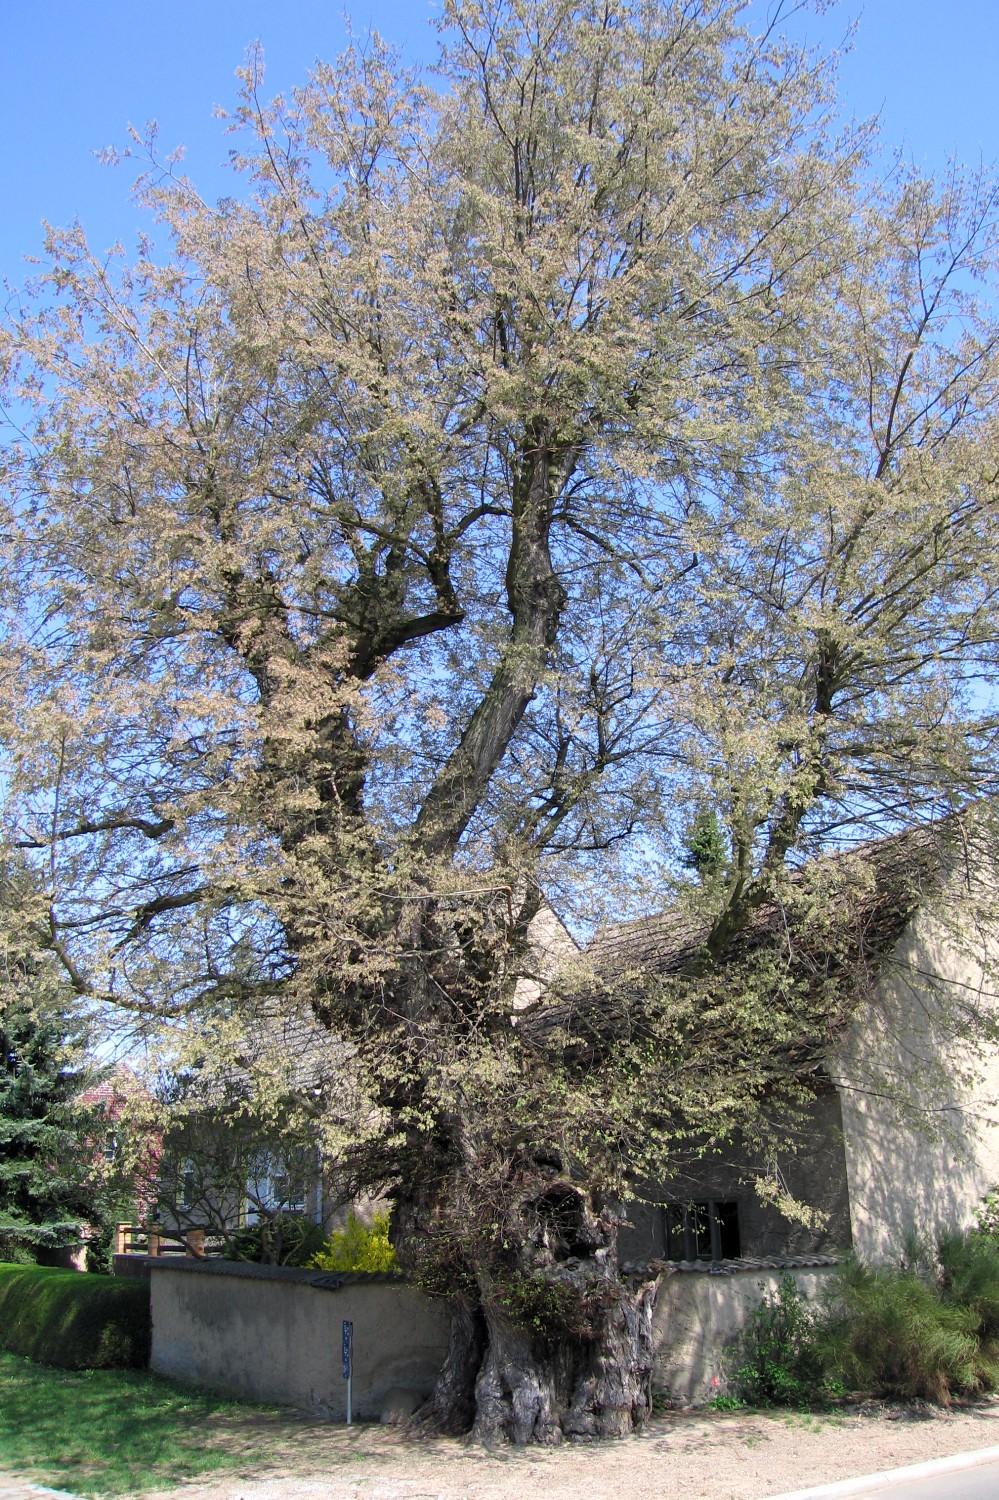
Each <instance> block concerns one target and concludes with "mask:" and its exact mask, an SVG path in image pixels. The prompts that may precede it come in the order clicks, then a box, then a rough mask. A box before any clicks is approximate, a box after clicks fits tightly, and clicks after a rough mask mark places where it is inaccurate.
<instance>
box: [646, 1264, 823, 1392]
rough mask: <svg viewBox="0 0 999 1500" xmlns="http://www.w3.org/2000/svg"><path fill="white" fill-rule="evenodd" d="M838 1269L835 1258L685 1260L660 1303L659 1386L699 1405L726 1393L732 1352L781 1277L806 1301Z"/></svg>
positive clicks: (654, 1382)
mask: <svg viewBox="0 0 999 1500" xmlns="http://www.w3.org/2000/svg"><path fill="white" fill-rule="evenodd" d="M835 1269H836V1262H835V1260H834V1259H833V1258H832V1257H823V1258H818V1257H816V1258H805V1257H793V1258H789V1259H786V1260H780V1261H778V1260H771V1261H720V1262H719V1263H718V1264H717V1265H716V1266H714V1267H712V1266H711V1265H710V1264H709V1263H708V1262H706V1261H700V1262H693V1261H684V1262H681V1263H680V1265H679V1266H674V1267H673V1268H672V1269H671V1272H670V1274H669V1275H668V1276H667V1278H666V1280H665V1281H664V1282H663V1285H662V1289H661V1290H660V1293H659V1300H658V1302H657V1304H656V1315H655V1321H654V1324H653V1337H654V1339H655V1345H656V1350H657V1353H656V1362H655V1366H654V1369H653V1374H652V1385H653V1389H654V1390H657V1391H662V1392H663V1393H664V1394H665V1395H667V1396H669V1397H670V1398H671V1400H673V1401H679V1402H682V1403H684V1404H690V1405H695V1406H696V1405H697V1404H698V1403H700V1402H704V1401H710V1399H711V1397H712V1396H717V1395H719V1394H720V1393H721V1392H722V1391H724V1389H725V1383H726V1380H725V1376H726V1370H725V1366H726V1348H727V1346H728V1345H729V1344H731V1342H732V1340H733V1339H735V1338H736V1337H737V1336H738V1335H739V1334H740V1333H741V1332H742V1330H743V1329H744V1328H745V1326H746V1320H747V1318H748V1317H749V1315H750V1313H751V1312H752V1311H753V1309H754V1308H755V1307H758V1306H759V1304H760V1302H761V1301H762V1300H763V1298H764V1297H771V1296H773V1294H774V1293H775V1292H776V1291H777V1288H778V1287H779V1286H780V1282H781V1277H782V1276H791V1277H792V1279H793V1280H794V1282H795V1283H796V1285H797V1287H798V1290H799V1291H800V1292H801V1294H802V1296H803V1297H805V1298H806V1299H807V1300H809V1301H811V1300H813V1299H816V1298H819V1297H821V1295H822V1293H823V1290H824V1288H825V1285H826V1281H827V1278H828V1277H829V1276H831V1275H832V1274H833V1272H834V1271H835Z"/></svg>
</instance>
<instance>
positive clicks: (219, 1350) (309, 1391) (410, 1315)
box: [150, 1261, 448, 1420]
mask: <svg viewBox="0 0 999 1500" xmlns="http://www.w3.org/2000/svg"><path fill="white" fill-rule="evenodd" d="M152 1265H153V1270H152V1277H151V1301H152V1319H153V1343H152V1356H151V1359H150V1365H151V1368H152V1369H154V1370H155V1371H157V1373H159V1374H161V1375H170V1376H173V1377H174V1378H176V1379H179V1380H187V1381H190V1382H192V1383H193V1384H197V1385H206V1386H212V1387H215V1388H217V1389H219V1390H223V1391H227V1392H230V1393H231V1394H232V1395H235V1396H239V1397H241V1398H242V1399H244V1400H248V1401H263V1402H271V1401H274V1402H282V1403H287V1404H288V1405H290V1406H296V1407H299V1408H301V1409H302V1410H305V1411H310V1412H312V1413H314V1414H316V1415H319V1416H324V1417H332V1418H334V1419H336V1420H343V1419H344V1417H345V1415H346V1383H345V1382H344V1380H343V1375H342V1367H341V1329H342V1323H343V1320H344V1319H345V1318H348V1319H350V1320H351V1321H352V1322H353V1325H354V1378H353V1408H354V1412H355V1413H356V1415H358V1416H360V1417H377V1416H378V1414H379V1411H380V1409H381V1405H382V1402H383V1400H384V1398H385V1395H386V1394H387V1392H388V1391H390V1390H391V1389H392V1388H393V1387H397V1386H403V1387H408V1388H410V1389H413V1390H416V1391H419V1392H420V1393H422V1394H429V1392H430V1390H431V1388H432V1386H433V1383H434V1379H435V1377H436V1375H437V1372H438V1370H439V1369H440V1367H441V1364H442V1363H443V1361H444V1357H445V1355H446V1353H447V1337H448V1320H447V1315H446V1311H445V1309H444V1307H443V1305H442V1304H440V1303H437V1302H432V1301H431V1300H430V1299H429V1298H427V1297H425V1296H423V1294H422V1293H421V1292H419V1291H417V1290H416V1289H415V1288H414V1287H411V1286H408V1285H407V1284H406V1283H405V1282H403V1281H401V1280H394V1279H393V1280H387V1279H367V1278H358V1279H357V1280H354V1281H344V1282H343V1284H342V1285H341V1286H340V1288H339V1290H329V1289H327V1288H323V1287H321V1286H318V1285H316V1284H315V1282H316V1279H317V1275H316V1273H314V1272H296V1271H283V1270H272V1269H270V1268H262V1267H260V1268H258V1267H249V1266H231V1265H229V1264H228V1263H226V1262H219V1261H208V1262H201V1263H198V1262H188V1263H186V1264H184V1265H173V1264H165V1265H164V1264H162V1263H155V1262H154V1263H152Z"/></svg>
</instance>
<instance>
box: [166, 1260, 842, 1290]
mask: <svg viewBox="0 0 999 1500" xmlns="http://www.w3.org/2000/svg"><path fill="white" fill-rule="evenodd" d="M839 1263H840V1257H839V1256H835V1255H786V1256H779V1257H778V1256H761V1257H752V1258H740V1259H739V1260H669V1261H656V1262H655V1263H654V1265H653V1264H650V1265H647V1266H646V1265H641V1264H633V1263H629V1264H627V1265H623V1266H622V1267H621V1270H622V1272H623V1273H624V1275H626V1276H635V1275H644V1274H646V1273H647V1272H648V1271H652V1270H658V1269H659V1268H660V1267H664V1268H665V1270H666V1274H667V1275H668V1276H673V1275H675V1274H677V1273H678V1272H685V1273H688V1274H689V1273H691V1272H693V1273H695V1274H700V1275H702V1276H734V1275H736V1274H737V1273H738V1272H740V1271H806V1270H812V1269H813V1268H815V1267H817V1266H836V1265H839ZM143 1264H144V1265H146V1266H148V1267H149V1268H150V1270H152V1271H184V1272H185V1273H190V1272H193V1273H195V1274H196V1275H202V1276H204V1275H208V1276H244V1277H246V1278H247V1279H249V1280H258V1281H297V1282H301V1283H304V1284H305V1285H306V1286H313V1287H316V1288H317V1290H319V1291H326V1292H337V1291H339V1290H340V1288H341V1287H342V1286H351V1285H355V1284H359V1285H364V1284H366V1283H369V1282H379V1281H387V1282H393V1281H398V1282H404V1281H406V1280H408V1278H407V1277H406V1276H404V1275H402V1274H401V1273H400V1272H398V1271H310V1270H309V1269H308V1268H307V1267H299V1266H262V1265H257V1264H255V1263H254V1262H252V1261H242V1260H222V1259H220V1258H218V1257H214V1256H208V1257H206V1258H205V1259H204V1260H196V1259H195V1258H194V1257H188V1256H181V1255H169V1256H167V1255H156V1256H145V1257H143Z"/></svg>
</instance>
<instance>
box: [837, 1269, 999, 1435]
mask: <svg viewBox="0 0 999 1500" xmlns="http://www.w3.org/2000/svg"><path fill="white" fill-rule="evenodd" d="M836 1298H837V1304H838V1310H837V1312H836V1314H835V1315H833V1316H830V1318H829V1319H828V1321H827V1323H826V1326H825V1328H824V1330H823V1336H822V1340H821V1344H822V1352H823V1356H824V1358H825V1361H826V1364H827V1367H828V1368H830V1369H831V1370H833V1371H834V1372H835V1373H836V1374H837V1375H838V1376H839V1377H840V1378H841V1379H842V1380H843V1382H844V1383H845V1384H846V1386H847V1387H848V1388H849V1389H851V1390H860V1391H868V1392H871V1393H872V1394H875V1395H880V1396H895V1397H902V1398H903V1399H912V1398H913V1397H922V1398H923V1399H925V1400H927V1401H936V1402H940V1403H942V1404H943V1405H947V1404H949V1402H950V1401H951V1399H952V1397H953V1396H954V1395H955V1394H957V1393H959V1392H966V1391H973V1390H977V1389H979V1388H980V1385H981V1374H982V1371H981V1367H980V1364H979V1340H978V1338H977V1326H978V1318H977V1316H976V1314H975V1312H974V1311H973V1310H972V1309H971V1308H969V1307H967V1306H965V1305H962V1304H961V1302H960V1301H948V1300H945V1298H944V1295H943V1290H942V1287H941V1285H940V1284H939V1283H938V1282H935V1281H933V1280H927V1279H926V1278H924V1277H922V1276H920V1275H918V1274H916V1272H914V1271H910V1270H901V1269H898V1268H893V1267H877V1268H874V1269H871V1268H869V1267H866V1266H862V1265H860V1264H857V1263H853V1264H851V1265H849V1266H847V1267H845V1268H844V1269H843V1271H842V1272H841V1273H840V1275H839V1276H838V1278H837V1286H836Z"/></svg>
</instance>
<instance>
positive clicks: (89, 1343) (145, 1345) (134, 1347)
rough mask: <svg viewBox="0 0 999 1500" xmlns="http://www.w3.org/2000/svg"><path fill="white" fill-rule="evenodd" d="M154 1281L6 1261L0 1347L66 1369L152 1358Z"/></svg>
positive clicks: (0, 1282)
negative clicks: (152, 1284) (151, 1316)
mask: <svg viewBox="0 0 999 1500" xmlns="http://www.w3.org/2000/svg"><path fill="white" fill-rule="evenodd" d="M149 1339H150V1319H149V1283H148V1282H147V1281H141V1280H137V1279H132V1278H127V1277H121V1278H115V1277H112V1276H92V1275H88V1274H86V1273H82V1272H79V1271H60V1270H53V1269H50V1268H49V1267H46V1266H20V1265H9V1264H3V1265H0V1345H2V1346H3V1347H4V1348H5V1349H8V1350H9V1351H10V1352H11V1353H12V1354H20V1355H23V1356H24V1357H25V1358H27V1359H31V1360H34V1361H35V1362H36V1363H38V1364H45V1365H59V1366H61V1367H62V1368H63V1369H66V1370H97V1369H111V1368H115V1369H141V1368H142V1367H143V1366H145V1365H146V1364H148V1363H149Z"/></svg>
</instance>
